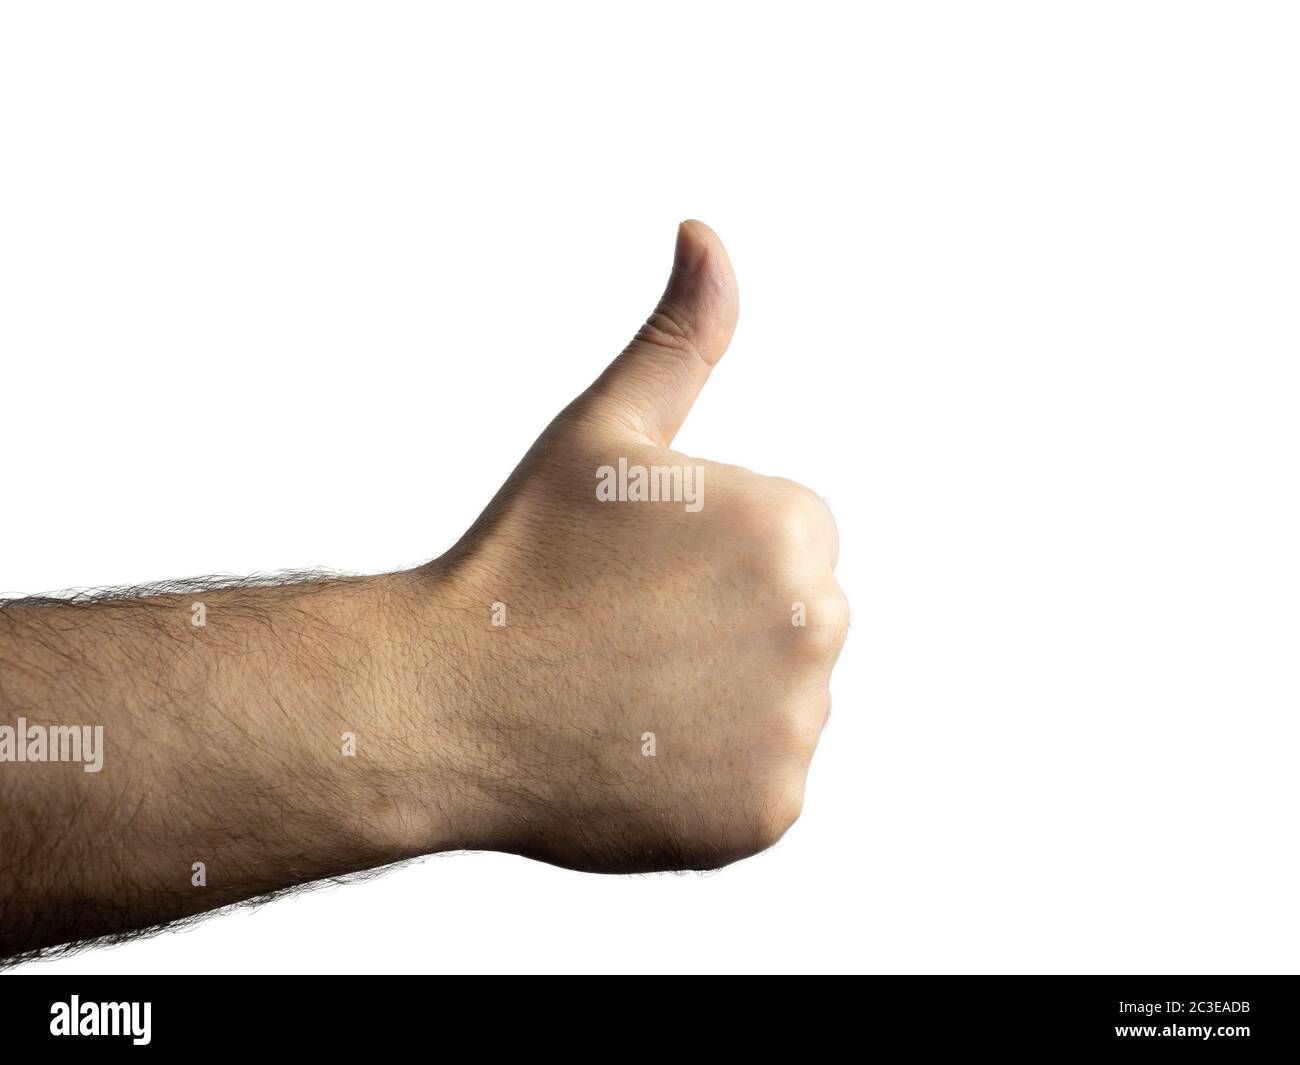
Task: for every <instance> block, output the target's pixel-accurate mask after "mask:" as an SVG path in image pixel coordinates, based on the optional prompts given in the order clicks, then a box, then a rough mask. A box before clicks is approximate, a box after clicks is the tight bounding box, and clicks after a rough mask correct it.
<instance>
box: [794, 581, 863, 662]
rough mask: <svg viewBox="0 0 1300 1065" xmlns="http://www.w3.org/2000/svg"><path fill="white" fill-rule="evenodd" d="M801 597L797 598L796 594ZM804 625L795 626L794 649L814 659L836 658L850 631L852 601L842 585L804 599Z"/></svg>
mask: <svg viewBox="0 0 1300 1065" xmlns="http://www.w3.org/2000/svg"><path fill="white" fill-rule="evenodd" d="M796 598H797V597H796ZM803 602H804V606H805V614H804V624H803V625H802V626H800V627H795V626H791V632H792V636H793V639H792V641H791V642H792V646H793V648H794V650H796V651H801V652H803V653H805V654H807V655H808V656H809V657H810V658H812V659H814V660H819V659H824V658H833V657H834V656H836V655H838V654H839V652H840V649H841V648H842V647H843V646H844V641H845V639H846V638H847V637H848V631H849V601H848V599H847V598H846V597H845V595H844V592H843V591H842V590H841V589H840V587H839V586H838V585H836V586H835V587H834V588H831V589H828V590H826V591H820V592H817V593H815V594H813V595H811V596H806V597H805V598H804V599H803Z"/></svg>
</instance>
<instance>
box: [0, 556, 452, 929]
mask: <svg viewBox="0 0 1300 1065" xmlns="http://www.w3.org/2000/svg"><path fill="white" fill-rule="evenodd" d="M410 585H411V578H410V576H409V575H398V576H393V577H382V578H359V579H349V580H330V581H324V582H316V583H307V584H297V585H288V586H283V587H253V588H229V589H225V590H220V591H205V592H203V593H202V594H198V595H182V596H159V597H148V598H140V599H131V600H120V601H107V602H100V603H90V604H74V605H70V604H60V605H43V606H21V605H19V606H11V607H9V608H7V609H4V610H0V726H8V727H9V728H10V729H11V730H13V736H12V742H11V745H10V750H9V751H8V752H0V756H8V757H11V758H12V760H6V761H2V762H0V809H2V810H3V814H4V816H3V828H2V829H0V832H2V833H3V849H2V850H0V954H3V955H13V954H15V953H20V952H24V951H28V950H32V949H36V948H40V947H44V946H48V945H52V944H57V943H64V942H69V941H72V940H77V939H83V938H88V937H93V936H100V935H104V934H108V933H115V932H125V931H130V930H134V929H139V928H144V927H148V926H150V925H154V924H158V923H161V922H166V921H171V920H175V919H178V918H182V917H186V916H189V915H191V914H195V913H199V912H201V911H204V910H208V909H211V908H213V907H216V906H222V905H225V904H228V903H231V902H235V901H238V900H241V899H245V898H249V897H252V896H255V895H260V894H264V893H267V892H272V891H276V890H278V889H282V888H286V887H289V886H292V885H295V884H299V883H303V882H305V881H310V880H315V879H319V878H322V877H329V876H336V875H340V874H343V873H347V872H350V871H354V870H358V869H364V868H369V867H373V866H377V865H382V864H386V863H388V862H392V861H396V860H399V859H402V858H406V857H410V856H411V855H413V854H417V853H422V852H427V851H431V850H438V849H447V848H451V847H457V846H468V845H471V844H472V843H473V839H472V838H471V837H470V835H469V833H470V832H472V831H473V820H474V819H473V816H472V814H470V813H469V812H468V804H469V801H470V799H471V796H470V795H469V794H468V791H467V789H466V788H465V786H464V782H463V779H461V778H462V776H463V774H462V772H461V771H460V770H459V768H457V766H456V764H455V759H454V758H453V753H454V749H455V746H456V744H457V743H459V742H460V740H459V738H458V736H457V735H456V733H457V729H458V727H459V726H458V725H457V724H455V723H454V722H453V719H452V716H451V715H453V714H455V713H457V712H458V709H457V707H458V703H457V698H456V697H454V692H452V691H450V689H451V688H453V687H455V684H454V682H453V681H451V680H448V681H447V687H448V689H449V690H448V691H447V693H446V694H447V695H448V696H449V698H447V699H443V698H442V697H441V694H442V693H441V692H440V691H436V690H435V691H431V689H440V688H442V686H443V678H441V677H440V676H439V673H438V665H439V659H440V657H441V650H442V648H443V647H445V646H446V645H447V644H446V643H445V642H444V641H451V642H454V641H455V639H456V637H455V636H454V634H453V633H452V631H451V629H452V627H453V625H454V623H455V621H456V618H457V612H456V611H447V612H446V616H445V617H443V618H441V619H439V624H437V625H429V624H427V623H426V622H427V621H428V620H429V619H428V618H427V616H425V615H426V613H427V612H428V611H430V610H436V609H438V608H437V605H436V603H429V602H426V601H425V600H423V599H421V598H420V597H418V596H414V595H412V594H410V593H411V587H410ZM422 590H423V589H422ZM196 602H197V603H200V604H201V611H202V613H200V612H199V611H198V610H196V609H195V608H194V604H195V603H196ZM417 614H419V615H420V616H419V618H418V619H417V617H416V615H417ZM196 621H202V622H203V623H202V624H195V622H196ZM399 662H401V663H402V665H401V666H400V667H399V666H398V664H397V663H399ZM413 665H415V667H416V668H412V666H413ZM415 678H418V682H416V683H413V679H415ZM417 689H422V691H421V693H420V696H419V700H418V705H416V704H415V699H414V696H415V695H416V692H417ZM430 695H432V696H433V697H432V698H430ZM440 706H441V707H442V708H443V709H444V710H445V711H446V713H447V716H446V717H440V710H439V707H440ZM20 719H23V721H22V722H20ZM20 725H22V729H23V733H24V735H22V736H20V735H19V728H20ZM52 726H77V727H78V728H80V727H82V726H90V728H91V729H92V731H91V732H88V733H84V736H85V738H86V739H90V740H92V741H93V737H94V735H95V733H94V731H93V730H94V728H95V727H96V726H102V750H99V751H93V750H92V749H93V747H94V746H95V745H94V744H93V742H92V743H90V744H87V749H86V750H83V751H82V756H83V757H82V762H80V763H77V762H64V761H55V760H49V759H51V758H57V757H59V756H60V754H62V755H63V756H67V755H68V754H69V753H70V751H69V749H68V748H69V746H70V744H69V742H68V741H69V736H68V735H67V734H64V735H63V736H62V737H61V738H62V740H63V748H64V749H63V750H62V751H61V752H60V751H59V750H58V749H57V747H58V741H57V740H56V741H55V743H54V747H55V749H53V750H52V749H51V744H50V742H49V741H48V737H50V736H51V735H53V734H52V733H51V732H50V731H49V730H50V729H51V727H52ZM42 732H44V733H45V735H46V736H47V742H46V744H45V751H44V752H42V751H41V750H40V745H39V744H38V743H37V742H36V737H37V736H39V735H40V734H41V733H42ZM20 741H25V743H24V742H20ZM353 749H354V750H355V754H353V753H351V752H352V750H353ZM92 754H93V757H94V758H95V759H97V760H100V761H101V765H100V767H99V769H98V771H90V772H87V771H86V770H87V769H94V765H93V764H92V761H91V758H92ZM28 755H35V756H37V758H41V757H44V758H45V759H46V760H29V759H28V758H27V756H28ZM19 758H22V759H23V760H22V761H19V760H18V759H19ZM444 777H445V779H442V778H444ZM195 863H203V865H202V869H201V872H202V875H199V873H200V870H198V869H196V868H195ZM196 881H205V883H196Z"/></svg>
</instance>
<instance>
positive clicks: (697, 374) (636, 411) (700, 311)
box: [588, 220, 739, 447]
mask: <svg viewBox="0 0 1300 1065" xmlns="http://www.w3.org/2000/svg"><path fill="white" fill-rule="evenodd" d="M738 313H739V299H738V296H737V293H736V278H735V275H734V274H733V273H732V272H731V260H730V259H728V258H727V249H726V248H724V247H723V246H722V241H721V240H719V239H718V235H717V234H716V233H714V232H713V230H711V229H710V228H709V227H708V226H706V225H705V224H704V223H703V222H696V221H693V220H692V221H687V222H683V223H682V224H681V225H680V226H679V227H678V229H677V251H676V254H675V255H674V257H673V272H672V275H671V276H670V277H669V278H668V287H667V288H666V289H664V294H663V296H662V298H660V300H659V305H658V306H657V307H656V308H655V311H654V313H653V314H652V315H651V316H650V318H649V319H648V320H647V321H646V323H645V325H643V326H642V327H641V329H640V331H639V332H638V333H637V335H636V337H635V338H633V340H632V343H630V344H629V345H628V346H627V348H626V349H624V351H623V354H621V355H620V356H619V357H618V358H617V359H615V360H614V361H613V362H612V363H610V365H609V367H608V368H607V369H606V370H605V372H604V373H603V374H601V375H600V377H599V378H597V379H596V382H595V384H593V385H592V386H591V388H590V390H589V391H588V396H589V398H590V399H591V401H592V402H593V403H595V404H597V405H599V406H601V407H604V408H607V409H608V410H609V411H610V413H612V414H613V415H614V416H616V417H619V418H621V419H622V420H624V421H626V422H627V423H628V424H629V425H630V426H631V427H632V428H633V429H634V430H636V431H637V432H640V433H642V434H643V435H645V436H647V437H649V438H650V439H651V440H653V441H654V442H655V443H657V444H661V445H662V446H664V447H667V446H668V445H669V444H671V443H672V440H673V437H674V436H676V435H677V430H678V429H680V428H681V425H682V422H684V421H685V420H686V415H687V414H689V413H690V410H691V405H692V404H693V403H694V402H695V397H696V396H698V395H699V393H700V389H701V388H703V387H704V382H705V381H707V380H708V377H709V372H710V371H711V370H712V369H713V367H714V366H715V365H716V364H717V362H718V360H719V359H721V358H722V355H723V353H724V352H725V351H726V350H727V345H728V344H729V343H730V342H731V334H732V333H733V332H734V331H735V328H736V316H737V314H738Z"/></svg>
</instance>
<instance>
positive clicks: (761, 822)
mask: <svg viewBox="0 0 1300 1065" xmlns="http://www.w3.org/2000/svg"><path fill="white" fill-rule="evenodd" d="M802 812H803V790H802V789H801V788H799V789H790V788H781V789H777V790H774V791H772V792H770V793H769V794H767V795H765V796H764V797H763V800H762V802H761V804H760V806H759V809H758V811H757V816H756V818H755V825H754V828H755V835H756V843H757V848H758V850H766V849H767V848H768V847H771V846H773V845H774V844H776V843H777V842H778V841H779V840H780V839H781V837H782V836H784V835H785V834H786V833H787V832H788V831H790V828H791V826H793V825H794V823H795V822H796V821H798V820H799V815H800V814H801V813H802Z"/></svg>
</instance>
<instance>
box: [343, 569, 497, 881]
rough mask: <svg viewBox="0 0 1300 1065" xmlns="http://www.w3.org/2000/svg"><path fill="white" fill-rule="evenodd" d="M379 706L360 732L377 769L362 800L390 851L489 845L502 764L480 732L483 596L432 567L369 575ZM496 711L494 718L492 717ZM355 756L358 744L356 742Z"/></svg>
mask: <svg viewBox="0 0 1300 1065" xmlns="http://www.w3.org/2000/svg"><path fill="white" fill-rule="evenodd" d="M367 580H368V581H370V582H371V584H370V586H369V588H368V595H367V599H368V604H369V605H368V608H367V609H368V615H369V620H368V622H367V628H368V630H369V631H370V632H371V634H372V639H373V641H374V651H373V655H372V659H373V661H374V663H375V665H376V668H375V669H374V670H373V676H372V682H371V687H372V692H373V699H374V704H375V708H376V712H375V718H374V722H373V724H372V725H371V726H369V727H368V729H367V732H368V733H369V734H370V739H371V740H372V741H373V743H374V745H375V753H376V755H377V757H378V759H379V760H380V761H381V762H382V769H379V770H378V771H377V772H376V773H374V774H369V773H366V774H362V787H363V788H365V787H367V784H366V783H365V778H367V777H371V776H373V778H374V780H375V781H376V782H378V783H379V788H378V790H377V792H372V793H370V794H369V796H368V798H367V802H368V804H369V806H370V808H371V809H372V810H374V811H375V823H376V825H377V828H378V831H379V832H380V834H381V836H382V841H383V845H384V846H385V847H386V848H388V849H389V850H390V851H391V852H392V853H393V854H394V856H395V857H398V858H401V857H411V856H414V855H418V854H431V853H436V852H439V851H449V850H491V849H494V848H495V847H496V845H497V843H498V836H499V833H498V829H497V825H498V823H499V820H500V817H499V802H498V797H499V791H498V789H497V788H496V787H495V786H494V780H496V779H497V778H498V776H499V775H500V774H502V773H504V772H507V770H505V768H504V766H503V765H502V764H501V760H500V758H499V757H497V756H496V755H494V753H493V750H492V745H491V744H490V743H489V742H488V741H487V737H486V735H485V725H486V724H487V723H488V722H490V721H492V720H494V719H496V718H495V715H494V713H493V708H492V706H491V705H490V703H489V702H487V701H485V700H486V699H487V698H488V696H487V684H486V675H487V672H488V670H489V669H490V668H491V666H492V662H493V661H494V654H493V651H492V648H491V647H490V645H489V644H488V641H487V633H486V631H485V630H487V629H489V628H490V625H491V622H490V607H491V604H490V602H488V601H483V602H479V601H478V600H479V598H481V597H476V596H475V595H473V594H472V593H471V592H469V590H468V589H467V588H466V587H465V585H464V582H462V581H458V580H456V579H455V578H453V577H451V576H450V575H447V574H444V573H440V572H439V571H437V570H436V569H435V568H431V567H424V568H421V569H417V570H410V571H403V572H398V573H391V574H385V575H383V576H380V577H376V578H368V579H367ZM496 720H498V721H499V719H496ZM358 758H360V751H358Z"/></svg>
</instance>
